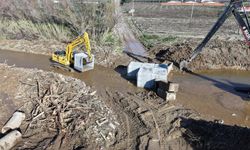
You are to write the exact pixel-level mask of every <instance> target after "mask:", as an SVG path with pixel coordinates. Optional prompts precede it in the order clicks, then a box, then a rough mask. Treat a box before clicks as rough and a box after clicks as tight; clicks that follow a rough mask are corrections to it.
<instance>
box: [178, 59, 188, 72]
mask: <svg viewBox="0 0 250 150" xmlns="http://www.w3.org/2000/svg"><path fill="white" fill-rule="evenodd" d="M187 66H188V62H187V61H186V60H182V61H181V62H180V64H179V68H180V70H181V71H183V70H184V69H185V68H187Z"/></svg>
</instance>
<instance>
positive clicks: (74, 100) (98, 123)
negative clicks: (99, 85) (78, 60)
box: [16, 71, 119, 149]
mask: <svg viewBox="0 0 250 150" xmlns="http://www.w3.org/2000/svg"><path fill="white" fill-rule="evenodd" d="M16 98H19V99H26V100H27V103H26V104H25V105H23V106H22V107H21V108H20V111H23V112H25V114H26V116H27V119H26V121H25V123H24V124H23V126H22V127H21V131H22V132H23V137H24V142H23V143H21V145H19V146H18V147H19V149H27V148H32V149H36V148H43V149H44V148H49V149H62V148H65V149H76V148H79V147H82V148H83V147H85V148H86V147H88V148H89V147H92V148H95V149H96V148H101V147H108V146H110V145H112V144H114V143H115V134H116V132H117V126H118V125H119V123H118V122H117V120H116V116H115V115H114V114H113V112H112V111H111V110H110V109H109V108H108V107H107V106H106V105H105V104H104V103H103V102H102V101H101V100H100V99H99V98H98V97H97V96H96V92H95V91H92V90H91V89H90V88H89V87H88V86H86V85H85V84H84V83H83V82H82V81H80V80H78V79H74V78H70V77H65V76H63V75H60V74H55V73H47V72H43V71H35V72H31V73H28V74H27V75H26V76H24V77H23V78H22V79H20V84H19V87H18V93H17V96H16Z"/></svg>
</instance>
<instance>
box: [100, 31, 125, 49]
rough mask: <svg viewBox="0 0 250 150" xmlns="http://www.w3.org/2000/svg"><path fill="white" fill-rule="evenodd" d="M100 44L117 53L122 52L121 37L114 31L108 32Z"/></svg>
mask: <svg viewBox="0 0 250 150" xmlns="http://www.w3.org/2000/svg"><path fill="white" fill-rule="evenodd" d="M99 44H100V45H103V46H108V47H110V48H111V49H112V50H113V51H115V52H122V43H121V41H120V39H119V37H118V36H117V35H116V34H115V33H114V32H112V31H106V32H105V33H104V34H103V35H102V37H101V39H100V41H99Z"/></svg>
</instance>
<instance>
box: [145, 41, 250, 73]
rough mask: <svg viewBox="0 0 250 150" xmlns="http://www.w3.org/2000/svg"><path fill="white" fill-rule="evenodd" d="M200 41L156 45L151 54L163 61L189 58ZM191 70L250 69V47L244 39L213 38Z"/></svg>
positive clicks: (175, 61)
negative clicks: (223, 39)
mask: <svg viewBox="0 0 250 150" xmlns="http://www.w3.org/2000/svg"><path fill="white" fill-rule="evenodd" d="M197 45H198V42H189V41H187V42H183V43H180V44H175V45H173V46H156V47H154V48H152V49H151V50H150V53H151V56H152V57H153V58H156V59H157V60H159V61H161V62H163V61H165V60H167V61H171V62H174V63H175V64H176V66H178V64H179V63H180V61H181V60H184V59H188V58H189V57H190V55H191V53H192V52H193V50H194V49H195V48H196V46H197ZM188 67H189V69H190V70H206V69H240V70H250V49H249V47H248V46H247V45H246V44H245V42H243V41H221V40H212V41H211V42H209V44H208V45H207V46H206V47H205V48H204V49H203V51H202V52H201V54H200V55H198V56H197V57H196V58H195V59H194V60H193V61H192V62H191V63H190V64H189V66H188Z"/></svg>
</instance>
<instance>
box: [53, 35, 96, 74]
mask: <svg viewBox="0 0 250 150" xmlns="http://www.w3.org/2000/svg"><path fill="white" fill-rule="evenodd" d="M80 45H85V48H86V52H76V51H75V48H76V47H78V46H80ZM51 60H52V64H51V66H53V67H56V68H60V69H63V70H67V71H71V72H72V71H74V70H77V71H79V72H84V71H88V70H92V69H94V55H92V54H91V47H90V41H89V35H88V33H87V32H84V33H83V34H81V35H79V36H78V37H77V38H76V39H75V40H73V41H72V42H71V43H69V44H68V45H67V47H66V50H57V51H55V52H54V53H53V54H52V58H51Z"/></svg>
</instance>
